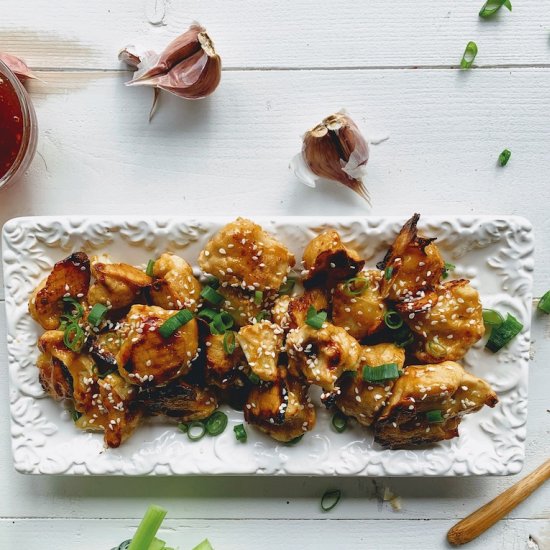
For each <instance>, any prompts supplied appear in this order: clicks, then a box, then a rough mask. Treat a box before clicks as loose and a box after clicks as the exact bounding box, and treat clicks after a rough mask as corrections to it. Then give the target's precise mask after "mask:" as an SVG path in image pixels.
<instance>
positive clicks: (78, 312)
mask: <svg viewBox="0 0 550 550" xmlns="http://www.w3.org/2000/svg"><path fill="white" fill-rule="evenodd" d="M63 302H65V304H70V305H71V306H73V308H74V310H73V312H72V315H71V319H72V320H74V321H78V319H80V318H81V317H82V316H83V315H84V308H83V307H82V304H80V303H79V302H77V301H76V300H75V299H74V298H71V297H70V296H65V297H64V298H63Z"/></svg>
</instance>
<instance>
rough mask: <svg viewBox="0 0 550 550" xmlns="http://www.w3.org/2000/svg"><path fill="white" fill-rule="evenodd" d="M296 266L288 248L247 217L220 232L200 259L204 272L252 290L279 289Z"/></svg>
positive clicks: (201, 254)
mask: <svg viewBox="0 0 550 550" xmlns="http://www.w3.org/2000/svg"><path fill="white" fill-rule="evenodd" d="M294 263H295V260H294V256H293V255H292V254H291V253H290V252H289V251H288V249H287V248H286V246H284V245H283V244H282V243H280V242H279V241H278V240H277V239H275V238H274V237H272V236H271V235H270V234H269V233H267V232H265V231H264V230H263V229H262V228H261V227H260V226H259V225H257V224H255V223H254V222H251V221H250V220H246V219H244V218H238V219H237V220H236V221H234V222H231V223H229V224H227V225H226V226H225V227H223V228H222V229H220V231H219V232H218V233H217V234H216V235H215V236H214V237H213V238H212V239H211V240H210V241H209V242H208V244H207V245H206V247H205V249H204V250H203V251H202V252H201V253H200V256H199V265H200V267H201V269H202V270H203V271H204V272H205V273H209V274H210V275H214V276H215V277H217V278H218V279H219V280H220V281H223V282H226V283H228V285H230V286H234V287H239V286H240V287H241V288H243V289H248V290H252V291H254V290H275V291H276V290H279V288H280V287H281V285H282V284H283V283H284V282H285V281H286V277H287V275H288V273H289V271H290V268H291V267H292V266H293V265H294Z"/></svg>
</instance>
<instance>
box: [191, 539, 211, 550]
mask: <svg viewBox="0 0 550 550" xmlns="http://www.w3.org/2000/svg"><path fill="white" fill-rule="evenodd" d="M193 550H214V548H212V545H211V544H210V542H208V539H204V540H203V541H202V542H199V544H197V546H195V548H193Z"/></svg>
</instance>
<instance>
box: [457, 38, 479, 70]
mask: <svg viewBox="0 0 550 550" xmlns="http://www.w3.org/2000/svg"><path fill="white" fill-rule="evenodd" d="M476 55H477V44H476V43H475V42H471V41H470V42H468V44H467V45H466V49H465V50H464V53H463V54H462V59H461V60H460V67H461V68H462V69H469V68H470V67H471V66H472V65H473V63H474V59H475V58H476Z"/></svg>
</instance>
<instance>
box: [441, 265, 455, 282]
mask: <svg viewBox="0 0 550 550" xmlns="http://www.w3.org/2000/svg"><path fill="white" fill-rule="evenodd" d="M455 268H456V265H454V264H452V263H450V262H445V266H444V267H443V272H442V273H441V278H442V279H446V278H447V277H448V276H449V272H450V271H453V269H455Z"/></svg>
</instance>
